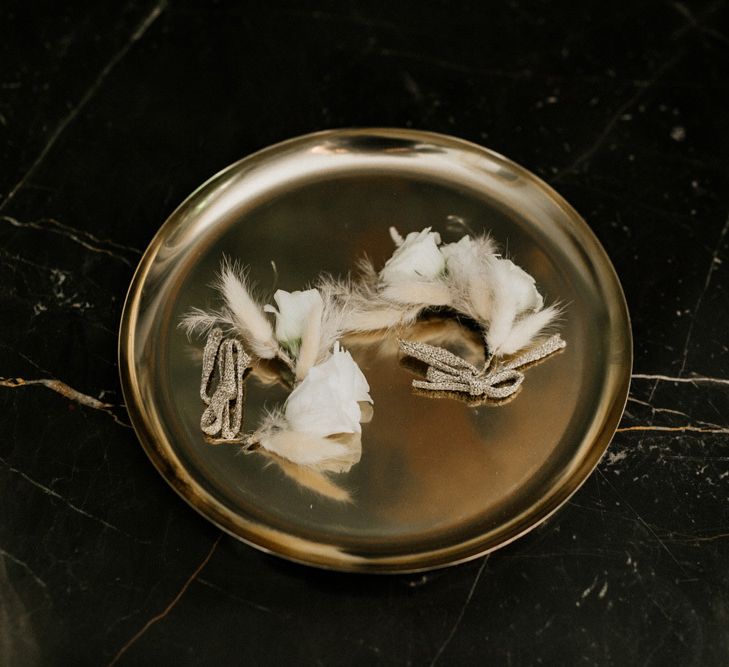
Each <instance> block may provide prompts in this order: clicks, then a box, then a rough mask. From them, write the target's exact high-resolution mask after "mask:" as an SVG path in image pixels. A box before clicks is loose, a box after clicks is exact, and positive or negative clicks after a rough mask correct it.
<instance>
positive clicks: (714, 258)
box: [678, 217, 729, 376]
mask: <svg viewBox="0 0 729 667" xmlns="http://www.w3.org/2000/svg"><path fill="white" fill-rule="evenodd" d="M727 231H729V217H727V219H726V222H725V223H724V227H722V229H721V233H720V234H719V240H718V241H717V242H716V246H715V247H714V252H713V253H712V254H711V261H710V262H709V269H708V271H707V272H706V278H705V279H704V286H703V287H702V289H701V292H700V293H699V298H698V299H696V305H695V306H694V309H693V311H692V313H691V321H690V322H689V328H688V332H687V333H686V341H685V343H684V345H683V355H682V357H681V368H680V369H679V370H678V374H679V376H681V375H683V373H684V371H685V370H686V360H687V359H688V353H689V349H690V347H691V336H692V335H693V332H694V325H695V324H696V318H697V317H698V315H699V310H700V308H701V303H702V302H703V300H704V296H706V292H708V290H709V285H711V277H712V276H713V275H714V271H716V267H717V266H718V264H719V253H720V252H721V248H722V245H723V244H724V238H725V237H726V234H727Z"/></svg>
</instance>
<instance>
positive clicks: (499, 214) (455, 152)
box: [119, 129, 632, 572]
mask: <svg viewBox="0 0 729 667" xmlns="http://www.w3.org/2000/svg"><path fill="white" fill-rule="evenodd" d="M390 225H395V226H396V227H397V228H398V229H399V230H400V231H401V232H402V233H406V232H409V231H413V230H419V229H422V228H423V227H427V226H432V227H433V228H434V229H435V230H438V231H440V232H441V234H442V235H443V237H444V241H451V240H455V239H457V238H458V237H459V236H460V235H461V234H463V228H464V226H465V227H466V228H468V229H470V230H472V231H474V232H477V233H478V232H480V231H482V230H488V231H490V232H491V233H492V235H493V236H494V238H495V239H496V240H497V241H498V242H499V243H500V244H501V245H502V246H503V247H505V248H506V249H507V253H508V255H509V256H510V257H512V258H513V259H514V260H515V261H516V263H517V264H519V265H521V266H523V267H524V268H525V269H526V270H527V271H528V272H529V273H531V274H532V275H534V277H535V278H536V280H537V284H538V286H539V288H540V291H541V292H542V293H543V294H544V295H545V297H546V299H547V301H548V302H553V301H559V302H561V303H563V304H564V305H565V311H564V316H563V321H562V322H561V328H560V331H561V333H562V335H563V337H564V338H565V339H566V340H567V343H568V346H567V348H566V350H564V352H562V353H561V354H559V355H556V356H555V357H553V358H550V359H548V360H546V361H545V362H543V363H542V364H540V365H538V366H536V367H534V368H531V369H529V370H528V371H527V375H526V380H525V382H524V385H523V387H522V388H521V390H520V392H519V395H518V397H517V398H516V399H515V400H513V401H511V402H510V403H508V404H507V405H502V406H498V407H494V406H489V405H470V404H468V403H465V402H461V401H457V400H452V399H447V398H441V399H433V398H431V397H427V396H422V395H418V394H417V393H415V392H414V391H413V390H412V388H411V386H410V382H411V379H412V375H411V374H410V373H409V372H407V370H406V369H404V368H403V367H402V366H401V365H400V364H399V363H398V358H397V355H396V354H394V352H391V346H388V345H379V346H355V347H353V348H352V352H353V355H354V356H355V359H357V361H358V363H359V364H360V366H361V367H362V369H363V371H364V373H365V375H366V376H367V378H368V381H369V383H370V386H371V395H372V397H373V398H374V401H375V409H374V417H373V419H372V421H371V422H370V423H368V424H366V425H364V427H363V433H362V458H361V461H360V462H359V463H358V464H356V465H355V466H354V467H353V468H352V469H351V470H350V471H349V472H347V473H340V474H331V473H330V474H325V473H319V472H316V471H313V470H309V469H306V468H299V467H297V466H294V465H289V464H286V463H285V462H278V463H277V462H275V461H274V460H272V459H271V458H270V457H266V456H265V455H263V454H260V453H259V454H251V455H242V454H241V453H240V451H239V449H238V448H237V447H235V446H232V445H217V446H216V445H211V444H209V443H208V442H207V441H206V440H205V439H204V437H203V436H202V434H201V433H200V430H199V419H200V414H201V410H202V407H203V406H202V404H201V403H200V399H199V396H198V389H199V373H200V354H201V348H202V342H200V341H192V342H191V341H189V340H188V339H187V338H186V337H185V335H184V333H183V332H182V331H181V330H180V329H179V328H178V323H179V320H180V317H181V315H182V314H183V313H184V312H186V311H187V310H189V309H190V308H191V307H192V306H204V305H209V304H211V303H212V302H213V300H214V296H215V295H214V291H213V290H212V289H211V288H210V283H211V281H212V280H213V278H214V275H215V272H216V271H217V269H218V266H219V262H220V259H221V257H222V255H223V254H225V255H228V256H230V257H232V258H237V259H239V260H240V261H241V262H242V263H243V264H244V265H248V266H250V276H251V278H252V279H253V280H254V281H255V282H256V283H257V284H258V285H259V287H260V288H261V289H262V290H263V291H266V292H269V291H271V290H272V289H273V287H274V280H275V281H276V283H277V284H276V286H277V287H280V288H282V289H288V290H294V289H302V288H303V287H304V286H305V285H306V283H307V282H309V281H311V280H313V279H314V278H315V277H316V276H317V275H318V274H319V273H320V272H322V271H329V272H332V273H335V274H342V273H346V272H347V271H349V270H350V269H351V268H352V267H353V266H354V263H355V260H356V259H357V258H358V257H360V256H361V255H362V254H364V253H366V254H367V255H369V256H370V257H371V258H372V259H373V260H374V261H375V264H376V266H381V265H382V263H383V262H384V260H385V259H386V258H387V257H388V256H389V254H390V253H391V251H392V243H391V240H390V238H389V235H388V231H387V230H388V227H389V226H390ZM454 225H456V226H457V227H458V230H457V233H456V230H454V229H453V226H454ZM272 263H275V268H276V270H275V271H274V268H273V267H272ZM631 363H632V342H631V333H630V325H629V318H628V312H627V308H626V305H625V300H624V297H623V293H622V291H621V288H620V284H619V282H618V279H617V277H616V275H615V272H614V270H613V267H612V265H611V263H610V260H609V259H608V257H607V255H606V254H605V251H604V250H603V248H602V247H601V246H600V244H599V242H598V241H597V239H596V238H595V236H594V235H593V234H592V232H591V231H590V229H589V227H588V226H587V225H586V224H585V223H584V221H583V220H582V219H581V218H580V216H579V215H578V214H577V213H576V212H575V211H574V210H573V209H572V208H571V207H570V206H569V205H568V204H567V203H566V202H565V201H564V200H563V199H562V198H561V197H560V196H559V195H558V194H557V193H555V192H554V191H553V190H552V189H551V188H550V187H549V186H547V185H546V184H545V183H544V182H542V181H541V180H539V179H538V178H537V177H535V176H534V175H533V174H531V173H530V172H528V171H526V170H525V169H523V168H522V167H520V166H518V165H516V164H514V163H513V162H510V161H509V160H507V159H506V158H504V157H502V156H500V155H498V154H496V153H493V152H491V151H489V150H486V149H484V148H481V147H480V146H476V145H474V144H471V143H468V142H465V141H462V140H459V139H455V138H452V137H448V136H444V135H438V134H432V133H427V132H419V131H411V130H398V129H394V130H393V129H363V130H335V131H327V132H320V133H317V134H311V135H307V136H304V137H300V138H296V139H292V140H290V141H286V142H284V143H281V144H278V145H276V146H273V147H270V148H267V149H265V150H263V151H260V152H258V153H256V154H255V155H251V156H249V157H247V158H245V159H243V160H241V161H240V162H237V163H235V164H234V165H231V166H230V167H228V168H227V169H225V170H224V171H222V172H220V173H219V174H218V175H216V176H214V177H213V178H212V179H211V180H209V181H208V182H207V183H205V184H204V185H202V186H201V187H200V188H198V189H197V190H196V191H195V192H194V193H193V194H192V195H190V196H189V197H188V199H187V200H186V201H185V202H184V203H183V204H182V205H181V206H180V207H179V208H178V209H177V210H176V211H175V212H174V213H173V214H172V215H171V216H170V218H169V219H168V220H167V221H166V222H165V224H164V225H163V226H162V228H161V229H160V230H159V232H158V233H157V235H156V236H155V238H154V239H153V241H152V242H151V243H150V245H149V247H148V248H147V251H146V252H145V254H144V257H143V258H142V261H141V262H140V265H139V267H138V268H137V271H136V274H135V276H134V279H133V280H132V284H131V287H130V289H129V294H128V296H127V301H126V304H125V307H124V314H123V317H122V323H121V329H120V334H119V368H120V372H121V380H122V386H123V390H124V397H125V400H126V405H127V408H128V410H129V414H130V417H131V420H132V423H133V425H134V428H135V430H136V432H137V434H138V436H139V439H140V441H141V442H142V445H143V446H144V448H145V450H146V452H147V454H148V455H149V457H150V458H151V459H152V462H153V463H154V465H155V466H156V467H157V469H158V470H159V471H160V473H161V474H162V475H163V477H164V478H165V479H166V480H167V481H168V482H169V483H170V485H171V486H172V487H173V488H174V489H175V490H176V491H177V492H178V493H179V494H180V495H181V496H182V497H183V498H184V499H185V500H186V501H187V502H188V503H190V505H192V507H194V508H195V509H196V510H198V511H199V512H200V513H201V514H202V515H203V516H205V517H206V518H208V519H209V520H210V521H212V522H213V523H215V524H216V525H218V526H219V527H220V528H222V529H223V530H225V531H227V532H228V533H230V534H231V535H234V536H235V537H238V538H240V539H241V540H244V541H245V542H247V543H249V544H251V545H253V546H256V547H258V548H260V549H263V550H265V551H268V552H272V553H275V554H278V555H280V556H283V557H285V558H289V559H291V560H295V561H299V562H303V563H307V564H310V565H315V566H320V567H325V568H332V569H341V570H350V571H367V572H405V571H417V570H423V569H429V568H435V567H441V566H445V565H450V564H453V563H457V562H461V561H464V560H467V559H470V558H475V557H476V556H479V555H481V554H484V553H486V552H488V551H491V550H494V549H497V548H498V547H501V546H503V545H505V544H507V543H509V542H511V541H512V540H514V539H516V538H517V537H519V536H520V535H523V534H524V533H525V532H527V531H528V530H530V529H531V528H534V527H535V526H536V525H537V524H539V523H540V522H541V521H543V520H544V519H546V518H547V517H548V516H549V515H550V514H551V513H553V512H554V511H555V510H556V509H557V508H558V507H559V506H560V505H561V504H563V503H564V502H565V501H566V500H567V499H568V498H569V497H570V495H571V494H573V493H574V492H575V491H576V490H577V489H578V488H579V486H580V485H581V484H582V483H583V482H584V481H585V479H586V478H587V477H588V475H589V474H590V472H591V471H592V470H593V468H594V467H595V465H596V464H597V462H598V460H599V459H600V456H601V455H602V454H603V452H604V451H605V449H606V447H607V445H608V443H609V441H610V438H611V437H612V434H613V433H614V430H615V428H616V426H617V424H618V421H619V419H620V416H621V414H622V410H623V408H624V405H625V400H626V397H627V392H628V386H629V382H630V372H631ZM285 397H286V394H285V392H284V391H283V390H282V389H278V388H272V387H270V386H268V387H264V386H262V385H261V384H259V383H257V382H256V381H255V379H250V380H249V381H248V399H247V404H246V423H245V428H246V430H248V431H250V430H253V429H254V428H255V426H256V423H257V422H258V419H259V418H260V416H261V414H262V411H263V410H264V409H265V407H266V406H268V407H271V406H273V405H275V404H276V403H277V402H281V401H283V400H284V399H285Z"/></svg>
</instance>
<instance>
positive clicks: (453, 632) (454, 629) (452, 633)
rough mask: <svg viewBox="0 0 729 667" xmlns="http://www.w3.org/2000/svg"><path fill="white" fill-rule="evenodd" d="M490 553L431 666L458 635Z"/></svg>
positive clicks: (485, 557) (477, 573)
mask: <svg viewBox="0 0 729 667" xmlns="http://www.w3.org/2000/svg"><path fill="white" fill-rule="evenodd" d="M490 555H491V554H487V555H486V556H484V558H483V561H482V562H481V566H480V567H479V568H478V572H476V577H475V578H474V580H473V583H472V584H471V588H470V590H469V591H468V595H467V596H466V600H465V602H464V603H463V606H462V607H461V611H460V612H459V613H458V617H457V618H456V621H455V623H454V624H453V627H452V628H451V631H450V632H449V633H448V636H447V637H446V638H445V641H444V642H443V643H442V644H441V645H440V648H438V650H437V651H436V654H435V656H434V657H433V660H432V661H431V663H430V667H433V665H435V664H436V663H437V662H438V660H439V659H440V656H441V655H443V651H445V650H446V648H448V645H449V644H450V643H451V641H452V640H453V637H455V636H456V632H457V631H458V628H459V626H460V625H461V621H462V620H463V616H464V615H465V613H466V609H467V608H468V605H469V604H470V603H471V598H473V594H474V593H475V592H476V587H477V586H478V582H479V581H480V580H481V575H482V574H483V571H484V569H485V568H486V563H488V561H489V557H490Z"/></svg>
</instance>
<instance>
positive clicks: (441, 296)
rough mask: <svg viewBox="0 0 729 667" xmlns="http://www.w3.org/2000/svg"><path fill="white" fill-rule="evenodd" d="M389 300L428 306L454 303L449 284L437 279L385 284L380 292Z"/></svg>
mask: <svg viewBox="0 0 729 667" xmlns="http://www.w3.org/2000/svg"><path fill="white" fill-rule="evenodd" d="M380 293H381V294H382V296H383V297H384V298H385V299H387V300H388V301H394V302H396V303H403V304H410V305H420V306H421V307H423V308H425V307H428V306H449V305H451V303H452V295H451V290H450V289H449V288H448V285H446V284H445V283H443V282H441V281H437V280H432V281H431V280H409V281H407V282H400V283H393V284H390V285H385V286H384V287H383V289H382V291H381V292H380Z"/></svg>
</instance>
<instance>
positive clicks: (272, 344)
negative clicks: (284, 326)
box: [218, 261, 281, 359]
mask: <svg viewBox="0 0 729 667" xmlns="http://www.w3.org/2000/svg"><path fill="white" fill-rule="evenodd" d="M218 289H219V290H220V292H221V294H222V295H223V299H224V300H225V305H226V307H227V309H228V310H229V311H230V314H231V318H232V320H233V322H234V324H235V326H236V328H237V330H238V333H239V334H240V335H241V337H242V338H243V340H244V341H245V343H246V344H247V345H248V347H249V349H250V350H252V352H253V353H254V354H255V355H256V356H258V357H261V358H262V359H273V358H274V357H276V356H280V352H281V350H280V346H279V344H278V341H277V340H276V336H275V335H274V333H273V327H272V326H271V322H270V321H269V319H268V318H267V317H266V315H265V313H264V312H263V308H262V307H261V306H260V304H258V303H257V302H256V301H255V299H254V298H253V296H252V295H251V289H250V286H249V285H248V283H247V280H246V277H245V275H244V274H243V272H242V271H241V270H240V268H239V267H238V266H237V265H236V264H231V263H230V262H227V261H224V262H223V265H222V266H221V269H220V276H219V278H218Z"/></svg>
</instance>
